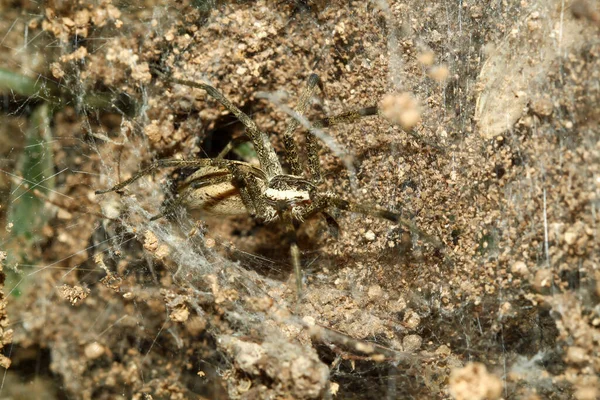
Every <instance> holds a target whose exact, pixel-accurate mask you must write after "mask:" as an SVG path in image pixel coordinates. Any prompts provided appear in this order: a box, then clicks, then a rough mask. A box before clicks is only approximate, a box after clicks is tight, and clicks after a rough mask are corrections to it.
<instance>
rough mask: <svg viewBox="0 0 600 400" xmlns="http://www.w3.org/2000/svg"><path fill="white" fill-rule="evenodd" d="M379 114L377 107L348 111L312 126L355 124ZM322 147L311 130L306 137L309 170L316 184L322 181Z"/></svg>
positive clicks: (327, 126) (319, 127) (316, 122)
mask: <svg viewBox="0 0 600 400" xmlns="http://www.w3.org/2000/svg"><path fill="white" fill-rule="evenodd" d="M377 112H378V109H377V107H366V108H361V109H359V110H353V111H347V112H344V113H342V114H338V115H334V116H332V117H327V118H323V119H320V120H318V121H315V122H313V123H312V126H313V128H314V129H322V128H329V127H330V126H333V125H338V124H347V123H353V122H354V121H356V120H358V119H360V118H362V117H368V116H370V115H377ZM320 147H321V146H320V144H319V139H318V138H317V137H316V136H315V134H314V130H313V129H311V130H310V131H309V133H308V135H306V148H307V152H308V169H309V172H310V175H311V176H312V180H313V182H314V183H319V182H321V180H322V176H321V165H320V161H319V149H320Z"/></svg>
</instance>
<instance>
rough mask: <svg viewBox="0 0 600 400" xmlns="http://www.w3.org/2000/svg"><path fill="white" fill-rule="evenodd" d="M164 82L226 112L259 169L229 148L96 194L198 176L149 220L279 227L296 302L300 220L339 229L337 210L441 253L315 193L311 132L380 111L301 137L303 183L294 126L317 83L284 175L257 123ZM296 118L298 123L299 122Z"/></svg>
mask: <svg viewBox="0 0 600 400" xmlns="http://www.w3.org/2000/svg"><path fill="white" fill-rule="evenodd" d="M157 73H158V74H159V75H160V76H163V78H165V79H166V80H167V81H168V82H171V83H173V84H180V85H185V86H188V87H192V88H198V89H202V90H204V91H206V92H207V93H208V95H209V96H211V97H213V98H214V99H215V100H217V101H218V102H219V103H221V105H222V106H223V107H225V108H226V109H227V110H228V111H229V112H231V113H232V114H233V115H234V116H235V117H236V118H237V119H238V120H239V121H240V122H241V123H242V124H243V125H244V126H245V128H246V136H247V139H248V140H249V141H250V142H251V143H252V144H253V146H254V149H255V152H256V156H257V158H258V161H259V164H260V166H259V167H257V166H254V165H252V164H250V163H248V162H244V161H236V160H229V159H226V158H225V156H226V155H227V153H228V152H229V151H230V150H231V149H232V148H233V142H230V143H229V144H228V145H227V146H226V147H225V148H224V149H223V151H221V153H220V154H219V155H218V156H217V157H215V158H199V159H193V160H173V159H163V160H158V161H155V162H154V163H153V164H151V165H150V166H148V167H147V168H145V169H141V170H139V171H138V172H137V173H135V174H134V175H133V176H132V177H131V178H129V179H127V180H125V181H123V182H121V183H119V184H117V185H115V186H113V187H111V188H110V189H106V190H98V191H96V194H103V193H108V192H115V191H119V190H120V189H122V188H124V187H126V186H128V185H129V184H131V183H133V182H135V181H137V180H138V179H140V178H141V177H143V176H145V175H148V174H150V173H152V172H154V171H155V170H157V169H161V168H186V167H187V168H196V171H195V172H194V173H192V174H191V175H190V176H189V177H187V178H186V179H185V180H184V181H183V182H181V183H180V184H179V185H178V187H177V197H176V199H175V200H174V201H173V202H172V203H171V204H170V205H168V206H167V207H166V209H165V210H164V211H163V212H162V213H161V214H159V215H157V216H155V217H153V218H152V220H154V219H157V218H160V217H162V216H164V215H166V214H168V213H169V212H170V211H172V210H173V209H175V208H177V207H179V206H185V207H186V208H187V209H199V210H201V211H203V212H205V213H207V214H212V215H241V214H246V215H247V214H249V215H250V216H251V217H253V218H255V219H258V220H261V221H263V222H266V223H270V222H274V221H280V223H282V224H283V226H284V232H285V234H286V235H287V236H288V239H289V243H291V244H290V249H289V252H290V258H291V262H292V265H293V268H294V273H295V275H296V289H297V296H298V297H299V296H300V293H301V289H302V271H301V269H300V250H299V248H298V244H297V237H296V228H297V226H299V225H300V224H301V223H302V222H303V221H304V220H306V219H307V218H309V217H312V216H313V215H316V214H321V215H323V216H324V217H325V219H326V221H327V222H328V224H330V225H333V226H334V227H337V223H336V222H335V219H334V218H333V217H332V216H331V214H330V213H329V212H328V210H329V209H332V208H337V209H339V210H343V211H350V212H355V213H360V214H364V215H371V216H375V217H379V218H383V219H386V220H389V221H392V222H394V223H396V224H400V225H403V226H404V227H406V228H408V229H409V230H410V231H411V232H413V233H417V234H418V235H419V236H421V237H422V238H423V239H425V240H427V241H428V242H430V243H432V244H433V245H434V246H435V247H437V248H441V245H440V244H439V241H438V240H437V239H436V238H434V237H430V236H429V235H427V234H426V233H424V232H423V231H421V230H420V229H418V228H417V226H416V225H415V224H414V223H413V222H411V221H409V220H407V219H405V218H402V217H401V216H400V214H398V213H396V212H393V211H390V210H387V209H384V208H380V207H375V206H368V205H364V204H358V203H354V202H351V201H348V200H346V199H343V198H341V197H339V196H337V195H336V194H334V193H332V192H323V191H320V190H319V189H318V185H319V183H321V181H322V176H321V168H320V164H319V155H318V152H319V143H318V139H317V137H316V136H315V134H314V133H315V130H317V129H321V128H328V127H331V126H334V125H337V124H342V123H353V122H354V121H356V120H358V119H360V118H362V117H367V116H375V115H378V113H379V110H378V107H376V106H373V107H366V108H361V109H359V110H355V111H349V112H345V113H342V114H338V115H335V116H332V117H327V118H323V119H321V120H318V121H316V122H314V123H313V124H312V125H311V129H309V131H308V132H307V134H306V148H307V159H308V166H307V167H308V168H307V169H308V172H309V174H308V176H306V174H305V171H304V168H303V166H302V165H301V163H300V158H299V156H298V145H297V143H296V141H295V139H294V131H296V129H297V128H298V126H299V125H300V122H299V119H300V118H303V117H302V116H303V114H304V113H305V111H306V109H307V106H308V104H309V100H310V98H311V97H312V96H313V95H314V94H315V92H316V90H317V88H320V89H321V90H322V89H323V87H322V83H321V80H320V78H319V77H318V75H316V74H311V75H310V76H309V78H308V83H307V86H306V88H305V89H304V91H303V93H302V94H301V96H300V99H299V101H298V104H297V106H296V108H295V113H294V115H295V116H296V118H291V120H290V121H289V122H288V124H287V127H286V129H285V131H284V132H283V144H284V150H285V155H286V158H287V160H286V161H287V163H288V165H289V171H287V172H286V171H284V168H283V166H282V164H281V162H280V161H279V159H278V157H277V154H276V153H275V149H274V148H273V145H272V144H271V142H270V140H269V137H268V136H267V134H266V133H265V132H264V131H262V130H260V129H259V128H258V126H257V125H256V123H255V122H254V121H253V120H252V119H251V118H250V117H249V116H248V115H247V114H245V113H244V112H242V111H241V110H240V109H239V108H238V107H236V106H235V105H234V104H232V103H231V102H230V101H229V100H228V99H227V98H226V97H225V96H224V95H223V94H222V93H221V92H219V91H218V90H217V89H216V88H215V87H213V86H211V85H208V84H206V83H198V82H193V81H188V80H183V79H175V78H170V77H164V75H163V74H162V73H161V72H157ZM298 116H300V117H298Z"/></svg>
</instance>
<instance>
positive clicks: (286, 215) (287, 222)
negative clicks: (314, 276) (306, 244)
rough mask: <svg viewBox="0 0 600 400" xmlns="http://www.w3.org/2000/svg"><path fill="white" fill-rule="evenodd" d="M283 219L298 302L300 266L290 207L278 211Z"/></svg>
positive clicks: (300, 289)
mask: <svg viewBox="0 0 600 400" xmlns="http://www.w3.org/2000/svg"><path fill="white" fill-rule="evenodd" d="M278 212H279V214H280V217H281V220H282V221H283V224H284V225H283V226H284V228H285V233H286V236H287V238H288V241H289V243H290V259H291V260H292V266H293V267H294V275H296V300H297V301H298V302H299V301H300V297H301V296H302V269H301V268H300V248H299V247H298V237H297V235H296V227H295V226H294V217H293V215H292V209H291V208H290V207H288V208H285V209H283V210H279V211H278Z"/></svg>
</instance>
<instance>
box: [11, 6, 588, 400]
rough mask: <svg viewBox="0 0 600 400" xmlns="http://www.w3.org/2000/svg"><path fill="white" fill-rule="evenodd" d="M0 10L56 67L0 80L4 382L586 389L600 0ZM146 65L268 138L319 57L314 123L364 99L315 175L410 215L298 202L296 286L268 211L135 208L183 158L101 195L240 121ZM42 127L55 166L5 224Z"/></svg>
mask: <svg viewBox="0 0 600 400" xmlns="http://www.w3.org/2000/svg"><path fill="white" fill-rule="evenodd" d="M0 5H1V7H2V14H1V15H2V17H0V32H3V34H2V35H0V36H3V37H4V39H3V40H2V42H1V44H2V45H1V46H0V51H2V53H3V55H4V56H5V57H4V58H6V59H9V60H10V61H7V62H5V63H4V64H3V65H2V68H5V69H7V70H9V71H12V72H13V73H15V74H18V75H20V76H23V77H28V78H32V79H33V80H34V81H35V80H39V81H41V82H50V81H51V82H54V83H57V84H58V85H57V89H55V90H54V89H53V90H50V89H48V90H47V91H46V92H36V94H35V95H23V94H21V92H19V90H18V89H17V88H16V86H14V87H13V86H10V85H16V81H15V80H12V81H10V82H9V83H10V84H9V85H8V88H5V87H6V84H4V83H2V85H0V88H2V91H1V92H2V93H3V94H4V99H5V101H4V108H3V112H4V114H6V117H5V116H4V114H3V117H2V118H3V124H2V125H3V126H2V128H0V140H1V141H2V143H3V145H2V146H0V147H1V148H2V150H1V151H2V163H3V164H2V167H1V168H2V170H3V171H13V172H11V173H13V174H14V175H15V176H16V177H15V176H12V177H11V176H10V175H9V177H8V178H7V177H6V176H4V177H1V178H0V190H1V192H0V193H1V197H0V199H1V200H2V208H0V217H1V219H2V223H3V225H5V226H6V227H7V229H6V232H4V233H2V235H4V237H3V241H2V242H0V243H2V244H0V250H3V251H5V252H6V253H7V256H8V258H7V259H6V260H5V261H4V271H5V272H6V271H8V272H7V283H6V287H5V289H4V290H5V292H6V293H7V299H8V317H9V318H10V321H11V323H10V324H9V323H8V322H7V321H6V320H5V319H4V320H0V325H1V327H2V329H3V330H4V331H3V332H5V333H6V331H7V330H9V329H12V331H14V332H12V331H11V332H10V333H9V334H7V335H5V336H4V338H5V339H6V340H4V341H3V343H5V346H6V347H5V349H4V354H5V355H6V357H8V358H10V359H11V361H12V365H11V367H10V368H9V369H8V370H7V371H8V372H7V373H6V375H5V381H4V384H3V386H2V389H1V390H0V393H1V397H2V398H26V397H23V396H27V395H26V394H23V392H22V388H23V387H24V386H26V387H28V388H30V389H31V390H35V391H36V393H40V395H39V396H40V397H39V398H42V397H41V396H45V397H44V398H48V399H54V398H78V399H115V398H127V399H130V398H131V399H151V398H153V399H199V398H200V399H201V398H206V399H209V398H210V399H213V398H234V399H235V398H244V399H255V398H273V399H274V398H295V399H310V398H333V397H336V398H342V399H353V398H356V399H370V398H372V399H381V398H402V399H404V398H417V399H420V398H435V399H451V398H454V399H482V400H483V399H500V398H504V399H578V400H586V399H595V398H598V397H599V396H600V382H599V381H598V376H599V374H600V361H599V360H600V357H599V352H600V328H599V326H600V309H599V308H598V306H597V304H598V301H599V299H600V272H599V264H598V263H599V261H600V260H599V251H598V248H599V247H598V234H599V231H598V222H599V221H598V219H599V216H598V212H597V205H598V204H599V200H598V199H599V196H600V181H599V178H598V177H599V176H600V167H599V165H600V151H599V150H600V145H599V144H598V137H599V133H600V132H599V128H598V125H599V122H600V112H599V111H598V110H599V109H598V107H597V104H598V103H599V101H600V89H599V86H598V81H599V78H600V76H599V75H600V72H599V71H600V44H599V43H598V38H599V37H600V36H599V35H600V22H599V21H600V16H599V15H600V14H599V10H600V7H599V4H598V2H597V1H591V0H588V1H558V0H551V1H545V0H538V1H505V2H492V3H490V4H487V5H485V6H481V5H478V3H477V2H472V3H466V2H463V3H460V4H458V3H456V4H454V3H452V4H449V3H447V2H421V1H416V0H409V1H404V2H386V1H375V2H372V3H369V2H352V3H348V2H320V1H314V2H313V1H285V2H274V1H258V2H255V3H240V4H226V3H223V4H221V3H218V4H213V3H210V2H193V3H192V4H187V3H184V4H181V3H179V4H176V5H169V6H168V7H166V6H164V5H155V4H151V3H148V4H147V5H145V6H144V7H140V8H137V7H133V6H132V5H131V4H121V3H114V4H112V3H110V2H108V1H105V2H101V3H94V4H91V3H90V4H88V3H73V2H68V1H66V2H53V3H52V4H50V5H48V6H47V8H44V9H41V8H38V7H37V5H33V4H26V5H23V6H22V8H17V7H16V4H13V3H7V2H4V3H0ZM157 69H158V70H161V71H165V72H167V73H168V74H170V76H174V77H179V78H184V79H187V80H192V81H198V82H202V81H205V82H209V83H211V84H212V85H214V86H215V87H217V88H218V89H219V90H220V91H221V92H222V93H223V94H224V95H225V96H226V97H227V98H228V99H229V100H230V101H231V102H232V103H233V104H236V105H237V106H238V107H239V108H241V109H242V110H243V111H244V112H246V113H247V114H249V115H251V116H252V118H253V119H254V120H255V121H256V123H257V124H258V126H260V127H261V128H262V129H264V130H265V131H266V132H268V133H269V134H270V138H271V141H272V144H273V146H275V148H276V149H277V151H278V153H279V154H280V155H281V156H282V158H283V155H284V154H283V150H282V149H283V142H282V138H281V135H280V134H281V133H282V132H283V131H284V130H285V127H286V124H287V122H288V120H289V116H288V115H287V114H286V113H285V112H284V108H283V107H282V104H283V105H288V106H290V107H293V106H294V105H295V102H296V101H297V99H298V96H299V94H300V93H301V92H302V90H303V88H304V87H305V85H306V80H307V78H308V76H309V74H310V73H311V72H315V73H317V74H319V76H320V77H321V80H322V81H323V86H324V91H323V92H322V93H318V94H317V95H316V96H314V98H313V99H312V100H311V105H310V107H309V110H308V112H307V117H308V118H309V119H311V120H316V119H319V118H322V117H324V116H327V115H335V114H338V113H341V112H343V111H347V110H353V109H359V108H361V107H366V106H373V105H378V106H380V108H381V110H382V112H381V114H385V115H379V116H371V117H366V118H363V119H361V120H359V121H356V122H355V123H353V124H345V125H337V126H335V127H332V128H330V129H327V130H325V131H326V133H327V134H328V135H330V136H331V137H332V138H333V139H334V140H335V142H336V143H337V144H339V145H340V146H341V148H342V149H343V152H344V154H345V157H344V159H340V157H337V156H336V154H337V155H339V151H338V150H336V148H335V147H333V146H327V145H323V146H322V149H321V154H320V155H321V166H322V168H323V171H324V177H325V179H324V182H323V184H322V185H321V186H320V189H321V190H331V191H334V192H335V193H337V194H338V195H340V196H343V197H345V198H347V199H348V200H350V201H352V202H356V203H360V204H365V205H370V206H372V207H378V208H383V209H386V210H391V211H394V212H396V213H400V214H401V215H402V218H403V219H405V220H407V221H410V226H408V225H409V224H394V223H392V222H390V221H387V220H384V219H380V218H377V217H374V216H369V215H361V214H356V213H354V214H353V213H347V212H338V211H336V210H332V211H331V213H332V215H333V216H334V217H335V219H336V221H337V223H338V224H339V226H340V232H339V237H337V238H336V237H335V235H333V234H332V232H330V230H329V229H328V226H327V224H326V223H325V221H324V220H322V219H319V218H314V219H311V220H309V221H306V223H305V224H303V225H302V226H301V227H300V228H299V229H298V232H297V234H298V240H299V244H300V248H301V260H302V271H303V278H304V280H303V288H302V298H301V300H299V301H298V300H297V293H296V285H295V276H294V272H293V268H292V266H291V261H290V259H289V256H288V254H289V245H290V243H289V240H287V239H286V235H285V233H284V230H283V229H282V227H280V226H279V225H278V224H264V223H261V222H258V221H255V220H252V219H251V218H248V217H231V218H227V217H226V218H223V217H214V216H213V217H211V216H205V215H201V216H199V217H200V218H196V217H198V216H193V215H191V214H190V213H186V212H185V210H180V212H178V213H177V215H175V216H173V217H171V218H162V219H160V220H157V221H152V222H151V221H150V220H149V218H150V217H151V216H152V215H155V214H156V213H157V212H159V211H160V207H161V204H162V203H163V201H164V200H165V199H166V198H169V197H170V196H171V195H172V192H173V188H174V187H175V186H176V185H177V182H179V181H180V179H181V176H185V175H186V174H188V173H189V171H173V170H162V171H157V172H156V173H154V174H152V175H151V176H148V177H146V178H144V179H142V180H140V181H139V182H136V183H134V184H132V185H131V186H128V187H127V188H125V189H124V190H123V193H121V194H117V193H110V194H104V195H95V194H94V191H95V190H98V189H105V188H108V187H110V186H111V185H114V184H116V183H118V182H119V181H122V180H124V179H126V178H127V177H130V176H131V175H132V174H134V173H135V172H136V171H137V170H139V169H140V167H143V166H147V165H149V164H150V163H151V162H152V160H155V159H161V158H178V159H192V158H197V157H207V156H208V157H214V156H216V155H217V154H218V153H219V151H220V150H221V149H222V148H223V146H225V144H226V143H228V142H229V140H231V139H232V138H236V137H238V136H240V135H242V134H243V132H244V128H243V125H241V124H240V123H239V122H237V121H236V119H235V118H234V117H233V116H232V115H230V113H229V112H228V111H227V110H225V109H224V108H223V107H221V106H220V105H219V104H218V103H217V102H216V101H215V100H214V99H213V98H211V97H209V96H207V95H206V93H205V92H204V91H202V90H199V89H192V88H190V87H187V86H184V85H177V84H173V83H171V82H169V81H168V80H166V79H165V78H164V77H163V76H160V75H159V74H157V72H156V70H157ZM39 77H41V78H39ZM0 78H1V77H0ZM0 81H1V79H0ZM51 85H52V84H49V86H48V87H50V86H51ZM107 102H108V103H107ZM43 105H46V107H47V106H48V105H51V107H49V109H50V111H48V114H46V115H47V116H48V121H47V122H46V123H43V122H39V121H40V120H38V119H35V118H36V117H35V116H36V115H38V114H37V113H36V110H41V107H42V106H43ZM42 121H43V120H42ZM39 127H45V128H44V129H41V128H39ZM36 129H38V130H40V131H42V130H44V134H45V135H46V136H43V135H42V137H43V138H45V139H43V140H44V141H43V142H39V143H42V144H39V143H38V144H39V146H43V147H44V148H46V151H45V152H44V154H46V155H47V156H48V155H51V157H50V158H49V160H50V161H49V162H50V167H49V168H50V169H51V170H52V171H54V173H55V174H56V176H55V177H54V178H53V180H52V185H51V187H50V189H51V190H44V188H43V186H42V187H40V188H36V187H34V188H31V189H30V190H29V192H28V196H30V197H31V196H33V197H34V198H35V199H37V200H39V201H40V205H39V208H38V209H35V210H36V212H35V213H34V212H32V211H31V209H29V210H30V212H29V213H25V214H27V215H34V214H35V215H40V216H42V215H43V216H44V217H43V218H37V217H36V218H33V217H31V218H27V217H24V218H22V219H18V218H17V217H16V216H19V215H22V214H19V211H14V210H15V209H16V208H18V207H19V206H18V205H19V204H20V202H22V201H23V200H21V199H18V198H15V195H14V194H13V195H11V193H12V192H13V191H14V187H15V185H18V184H19V177H23V176H24V175H25V174H26V173H27V172H31V171H33V170H34V167H32V166H30V165H31V164H27V162H23V161H22V156H20V154H27V151H28V149H29V148H31V145H30V144H28V143H30V142H28V141H27V140H28V135H29V134H28V132H31V131H35V130H36ZM15 132H16V133H15ZM48 132H51V137H50V139H48ZM298 132H299V134H298V142H299V144H300V148H301V151H300V153H301V156H302V157H305V154H306V151H305V148H306V146H305V138H304V135H305V134H304V132H305V131H304V130H299V131H298ZM244 151H246V150H245V148H244V147H243V146H240V147H238V148H236V150H235V151H234V154H232V155H231V157H237V159H244V160H246V161H249V162H253V160H252V153H251V152H250V153H249V154H248V153H247V152H246V154H245V155H244V154H243V153H244ZM47 158H48V157H47ZM44 162H48V159H46V161H44ZM42 163H43V162H42V161H40V162H39V164H42ZM284 165H287V164H286V163H285V161H284ZM349 165H350V166H351V168H348V166H349ZM45 182H46V184H47V186H50V183H49V181H45ZM352 182H354V183H352ZM11 185H12V188H13V189H11ZM31 201H33V200H31ZM30 219H31V221H33V220H35V221H36V222H37V223H38V224H37V225H33V227H29V228H26V227H27V226H30V225H29V223H30V222H31V221H30ZM10 224H12V225H10ZM24 249H26V250H25V251H24ZM0 300H2V299H1V298H0ZM2 310H3V308H2V307H0V311H2ZM2 321H5V322H6V323H4V324H3V325H2ZM11 340H12V344H10V345H9V344H8V342H10V341H11ZM0 361H2V362H8V359H6V360H4V359H3V360H0ZM0 365H1V364H0ZM23 383H26V384H27V385H23Z"/></svg>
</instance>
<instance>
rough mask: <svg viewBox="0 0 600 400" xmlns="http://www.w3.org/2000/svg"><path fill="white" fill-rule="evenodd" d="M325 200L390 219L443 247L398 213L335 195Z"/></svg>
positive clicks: (343, 207) (345, 207) (365, 213)
mask: <svg viewBox="0 0 600 400" xmlns="http://www.w3.org/2000/svg"><path fill="white" fill-rule="evenodd" d="M325 197H326V199H327V202H328V203H329V204H330V205H331V206H334V207H337V208H339V209H340V210H344V211H350V212H355V213H358V214H363V215H371V216H373V217H378V218H383V219H387V220H388V221H392V222H394V223H396V224H400V225H402V226H404V227H405V228H407V229H409V230H410V231H411V232H413V233H416V234H417V235H418V236H419V237H421V238H423V239H425V240H426V241H427V242H429V243H430V244H432V245H433V246H434V247H435V248H437V249H443V248H444V245H443V244H442V242H441V241H440V240H439V239H438V238H436V237H435V236H431V235H430V234H428V233H426V232H425V231H423V230H421V229H420V228H419V227H418V226H417V225H416V224H415V223H414V222H412V221H410V220H409V219H406V218H403V217H402V216H401V215H400V214H399V213H396V212H393V211H390V210H386V209H383V208H379V207H373V206H369V205H364V204H358V203H353V202H350V201H348V200H345V199H342V198H340V197H337V196H333V195H327V196H325Z"/></svg>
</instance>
